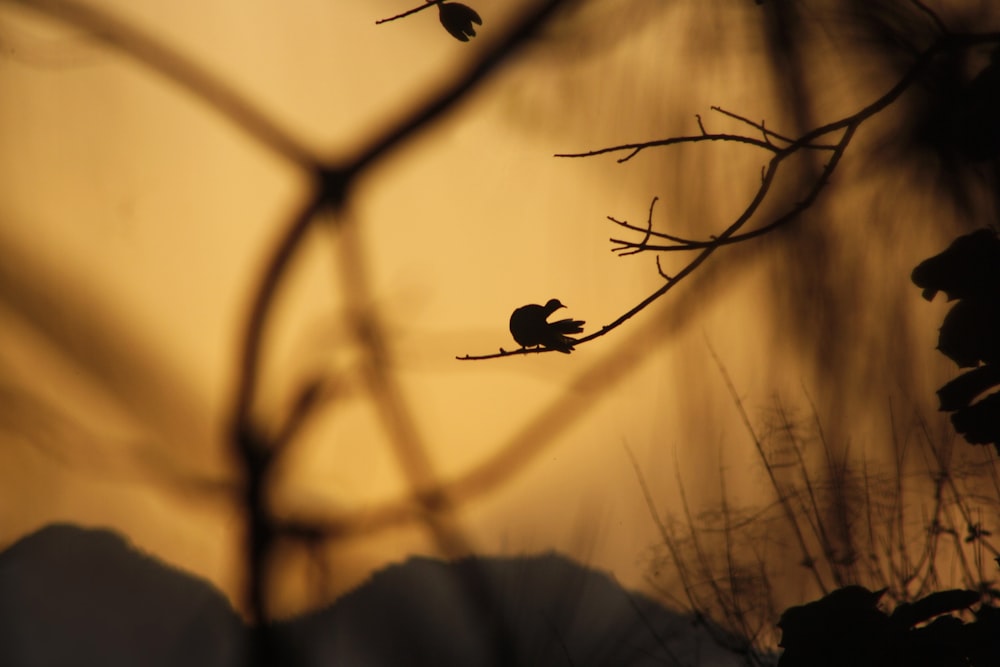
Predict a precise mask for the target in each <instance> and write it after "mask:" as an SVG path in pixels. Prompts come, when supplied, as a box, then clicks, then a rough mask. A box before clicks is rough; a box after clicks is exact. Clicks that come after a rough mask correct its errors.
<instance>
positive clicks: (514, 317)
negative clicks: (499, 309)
mask: <svg viewBox="0 0 1000 667" xmlns="http://www.w3.org/2000/svg"><path fill="white" fill-rule="evenodd" d="M565 307H566V306H564V305H562V303H560V302H559V299H549V301H548V302H547V303H546V304H545V305H544V306H540V305H538V304H536V303H532V304H528V305H527V306H521V307H520V308H518V309H517V310H515V311H514V312H513V313H512V314H511V316H510V333H511V335H512V336H513V337H514V340H516V341H517V342H518V344H519V345H521V346H522V347H539V346H541V347H544V348H546V349H549V350H558V351H559V352H563V353H565V354H569V353H570V352H572V351H573V345H575V344H576V339H575V338H570V337H569V335H568V334H578V333H583V325H584V324H585V322H583V321H581V320H574V319H568V318H567V319H565V320H557V321H555V322H549V321H548V318H549V316H550V315H551V314H552V313H554V312H555V311H556V310H558V309H559V308H565Z"/></svg>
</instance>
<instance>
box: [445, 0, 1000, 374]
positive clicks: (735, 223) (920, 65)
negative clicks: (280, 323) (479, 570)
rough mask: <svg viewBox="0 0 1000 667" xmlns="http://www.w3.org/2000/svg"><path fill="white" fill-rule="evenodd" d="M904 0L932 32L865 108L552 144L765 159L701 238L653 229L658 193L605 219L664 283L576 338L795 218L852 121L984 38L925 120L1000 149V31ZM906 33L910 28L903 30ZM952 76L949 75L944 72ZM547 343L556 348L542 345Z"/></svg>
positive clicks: (830, 168) (628, 154) (962, 148)
mask: <svg viewBox="0 0 1000 667" xmlns="http://www.w3.org/2000/svg"><path fill="white" fill-rule="evenodd" d="M909 4H910V5H911V6H912V7H913V8H916V10H917V11H918V12H919V13H921V14H922V15H924V16H925V17H926V21H925V22H929V23H930V24H931V25H932V27H933V28H934V30H935V37H934V39H933V40H932V41H931V42H930V43H928V44H925V45H923V46H921V47H919V48H914V49H913V50H912V51H909V52H908V62H909V66H908V68H907V69H906V70H905V73H904V74H903V75H902V76H901V77H900V78H899V80H898V82H897V83H896V84H895V85H894V86H892V87H891V88H889V89H888V90H887V91H886V92H885V93H884V94H883V95H881V96H880V97H878V98H877V99H875V100H873V101H872V102H870V103H869V104H868V105H866V106H864V107H862V108H861V109H859V110H858V111H857V112H855V113H853V114H850V115H848V116H844V117H842V118H839V119H836V120H832V121H829V122H825V123H822V124H819V125H817V126H815V127H813V128H812V129H810V130H808V131H805V132H803V133H801V134H798V135H793V134H789V133H780V132H777V131H775V130H773V129H771V128H769V127H767V125H766V123H765V122H764V121H761V122H757V121H754V120H751V119H749V118H747V117H745V116H743V115H740V114H738V113H733V112H732V111H727V110H725V109H723V108H722V107H720V106H713V107H711V110H712V111H714V112H716V113H718V114H720V115H722V116H724V117H726V118H727V119H729V120H730V121H735V122H736V123H737V124H739V125H742V126H744V127H746V128H750V131H746V132H742V133H741V132H732V131H709V130H708V129H707V128H706V125H705V123H704V122H703V120H702V117H701V116H700V115H695V118H696V120H697V125H698V132H697V133H695V134H690V135H684V136H672V137H667V138H665V139H657V140H650V141H643V142H636V143H628V144H620V145H617V146H610V147H606V148H599V149H594V150H590V151H584V152H576V153H558V154H556V157H561V158H588V157H596V156H600V155H607V154H623V156H622V157H620V158H618V160H617V162H618V163H619V164H621V163H625V162H628V161H629V160H631V159H632V158H634V157H635V156H636V155H638V154H639V153H642V152H644V151H647V150H650V149H653V148H664V147H669V146H677V145H681V144H697V143H706V142H713V143H714V142H718V143H726V144H742V145H745V146H753V147H755V148H757V149H759V150H761V151H763V152H764V153H765V154H769V155H770V157H769V159H768V160H767V161H766V162H765V163H764V164H763V166H762V167H761V171H760V175H759V180H760V183H759V185H758V187H757V189H756V191H755V192H754V193H753V195H752V196H751V197H750V201H749V202H748V203H747V204H746V206H745V208H744V209H743V210H742V211H741V212H740V213H739V214H738V215H737V216H736V217H735V219H732V220H731V221H729V222H727V223H726V226H724V227H723V228H722V229H721V230H720V231H718V232H715V233H713V232H709V233H706V234H705V235H704V236H703V237H701V238H688V237H686V236H681V235H678V234H674V233H672V232H663V231H659V230H657V229H656V228H655V225H654V223H653V208H654V206H655V204H656V201H657V199H658V197H653V198H652V200H651V204H650V207H649V215H648V217H647V220H646V222H645V224H634V223H630V222H628V221H625V220H621V219H618V218H615V217H612V216H607V218H608V220H609V221H611V222H612V223H613V224H615V225H617V226H618V227H620V228H622V229H624V230H627V231H630V232H633V233H635V234H638V238H635V239H622V238H613V239H612V243H613V244H614V247H613V248H612V250H613V251H614V252H617V253H618V254H620V255H634V254H638V253H644V252H651V253H654V254H655V255H656V267H657V272H658V274H659V276H660V278H662V280H663V284H662V285H661V286H660V287H659V288H657V289H656V290H655V291H654V292H653V293H651V294H650V295H648V296H647V297H646V298H644V299H642V300H641V301H640V302H639V303H637V304H636V305H634V306H632V307H631V308H629V309H628V310H626V311H625V312H624V313H623V314H621V315H620V316H618V317H617V318H616V319H614V320H613V321H612V322H610V323H608V324H606V325H604V326H602V327H600V328H599V329H598V330H596V331H594V332H593V333H590V334H588V335H586V336H583V337H581V338H580V339H578V340H577V343H576V344H577V345H583V344H585V343H588V342H590V341H592V340H595V339H597V338H600V337H602V336H605V335H607V334H608V333H610V332H612V331H614V330H615V329H617V328H618V327H620V326H622V325H623V324H625V322H627V321H628V320H630V319H631V318H633V317H634V316H636V315H637V314H638V313H640V312H641V311H643V310H645V309H646V308H647V307H649V306H650V305H651V304H652V303H653V302H655V301H657V300H658V299H659V298H660V297H662V296H664V295H665V294H666V293H667V292H669V291H670V290H672V289H673V288H674V287H675V286H676V285H677V284H678V283H680V282H681V281H682V280H684V279H685V278H687V277H688V276H690V275H691V274H692V273H693V272H694V271H695V270H696V269H697V268H698V267H700V266H701V265H702V264H703V263H704V262H705V261H706V260H707V259H708V258H709V257H710V256H711V255H713V254H714V253H715V252H716V251H717V250H720V249H722V248H723V247H726V246H729V245H733V244H741V243H746V242H749V241H753V240H755V239H758V238H760V237H762V236H765V235H767V234H770V233H772V232H774V231H776V230H778V229H780V228H782V227H786V226H788V225H790V224H792V223H794V222H796V221H798V220H799V219H800V218H801V217H802V215H803V214H804V213H805V212H806V211H807V210H809V209H810V208H811V207H812V206H813V204H814V203H815V202H816V201H817V200H818V198H819V197H820V195H821V194H822V193H823V192H824V191H825V189H826V187H827V185H828V184H829V182H830V180H831V178H832V176H833V174H834V172H835V171H836V170H837V168H838V166H839V164H840V162H841V159H842V158H843V157H844V155H845V154H846V152H847V150H848V148H849V146H850V144H851V142H852V141H853V139H854V138H855V135H856V133H857V132H858V130H859V129H860V128H861V127H862V126H863V125H865V124H866V123H868V121H870V120H871V119H872V118H874V117H876V116H878V115H879V114H880V113H882V112H883V111H885V110H886V109H887V108H889V107H890V106H892V105H894V104H895V103H896V102H897V101H898V100H899V99H900V98H901V97H902V96H903V95H904V93H906V92H908V91H909V90H911V89H912V88H914V87H918V86H919V85H921V84H923V83H925V79H926V78H927V73H928V72H929V71H932V70H934V69H935V68H936V67H939V66H940V63H941V62H942V61H945V62H948V63H951V62H953V61H955V60H956V59H957V57H958V56H959V55H961V54H964V53H965V52H967V51H968V50H970V49H973V48H975V47H980V46H983V45H992V46H993V47H994V51H993V56H992V60H991V63H990V65H988V66H987V67H986V68H984V69H983V71H982V72H980V74H979V75H978V76H977V77H976V78H975V79H974V80H973V81H972V82H970V83H968V84H958V85H956V86H954V88H956V90H949V91H948V92H949V94H947V95H945V94H943V93H942V94H939V95H937V96H936V97H935V100H934V103H935V106H934V109H935V110H936V111H935V112H933V113H931V114H929V116H928V117H926V118H924V119H923V120H922V122H923V123H925V124H929V126H930V127H932V129H933V131H934V132H935V133H943V135H942V136H943V138H942V141H943V142H944V143H945V144H946V145H948V146H950V147H951V149H953V150H955V151H957V152H958V153H960V154H961V155H962V156H964V158H965V159H969V160H971V159H976V160H979V159H986V158H991V157H994V156H995V155H996V154H997V151H998V150H1000V120H998V118H1000V93H997V83H998V81H1000V64H998V63H1000V33H976V32H974V31H967V32H956V31H953V30H951V29H949V28H948V26H947V25H945V23H944V21H942V20H941V19H940V17H938V16H937V14H935V13H934V12H933V11H931V10H930V8H928V7H927V6H926V5H925V4H924V3H922V2H920V1H919V0H909ZM905 37H906V38H907V39H908V38H909V36H905ZM950 80H951V79H949V81H950ZM807 155H819V156H822V157H823V159H824V164H823V166H822V168H821V169H818V170H816V172H815V174H813V175H811V176H810V177H809V178H807V179H806V181H805V183H804V184H802V185H800V186H797V190H796V191H795V192H794V194H793V195H792V196H791V197H786V198H784V199H783V200H782V201H779V202H773V201H772V200H773V199H775V198H777V196H772V191H776V189H775V188H774V185H775V183H776V182H777V178H778V175H779V173H784V171H785V170H783V169H782V167H784V166H785V165H787V164H791V163H793V162H794V160H789V158H793V157H796V156H807ZM765 203H767V204H773V209H774V210H776V211H777V212H776V213H771V212H768V213H766V214H763V213H762V211H764V210H766V208H765V206H764V205H765ZM660 253H690V254H693V255H694V256H693V258H692V259H690V260H688V261H687V263H686V264H684V265H683V266H682V268H681V269H680V270H678V271H676V272H672V273H671V274H668V273H666V272H665V271H664V270H663V268H662V266H661V264H660V260H659V254H660ZM536 351H538V350H534V349H532V350H526V349H518V350H503V349H501V350H500V351H499V352H497V353H492V354H478V355H470V354H465V355H461V356H458V357H456V358H458V359H462V360H482V359H495V358H499V357H507V356H511V355H518V354H526V353H528V352H536ZM542 351H552V350H542Z"/></svg>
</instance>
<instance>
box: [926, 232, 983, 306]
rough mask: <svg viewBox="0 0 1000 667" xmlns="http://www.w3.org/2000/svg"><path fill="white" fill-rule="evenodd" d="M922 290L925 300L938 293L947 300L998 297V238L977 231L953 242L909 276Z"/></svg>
mask: <svg viewBox="0 0 1000 667" xmlns="http://www.w3.org/2000/svg"><path fill="white" fill-rule="evenodd" d="M910 278H911V280H913V282H914V283H915V284H916V285H917V287H922V288H924V292H923V295H924V298H925V299H927V300H928V301H929V300H931V299H933V298H934V296H935V295H936V294H937V293H938V292H939V291H943V292H944V293H945V294H947V295H948V300H949V301H950V300H952V299H962V298H965V297H970V296H981V297H983V296H991V297H993V298H998V297H1000V238H997V235H996V232H994V231H993V230H992V229H980V230H977V231H975V232H972V233H971V234H966V235H965V236H960V237H958V238H957V239H955V240H954V241H953V242H952V244H951V245H950V246H948V248H947V249H946V250H945V251H944V252H942V253H939V254H937V255H935V256H933V257H931V258H930V259H926V260H924V261H923V262H921V263H920V264H919V265H918V266H917V268H915V269H913V273H912V274H911V276H910Z"/></svg>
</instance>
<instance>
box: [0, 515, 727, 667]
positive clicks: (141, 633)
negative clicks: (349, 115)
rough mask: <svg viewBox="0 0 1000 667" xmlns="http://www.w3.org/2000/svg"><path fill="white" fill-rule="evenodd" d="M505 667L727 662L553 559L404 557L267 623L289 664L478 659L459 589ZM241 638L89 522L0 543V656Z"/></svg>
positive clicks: (171, 574)
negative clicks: (502, 640) (491, 629)
mask: <svg viewBox="0 0 1000 667" xmlns="http://www.w3.org/2000/svg"><path fill="white" fill-rule="evenodd" d="M474 579H475V580H479V581H481V582H484V584H483V589H485V596H484V597H485V598H487V599H488V601H489V605H490V609H491V610H492V612H493V614H494V618H495V619H499V621H500V625H501V626H502V627H503V629H504V631H503V635H502V636H504V637H506V638H507V639H508V640H509V642H510V645H509V646H508V647H507V648H508V653H509V654H511V655H513V656H515V657H516V660H517V664H518V665H545V666H546V667H557V666H558V665H573V666H581V665H609V664H610V665H636V666H645V665H650V666H652V665H737V664H740V662H739V659H738V658H737V656H735V655H733V654H730V653H728V652H726V651H725V650H724V649H722V648H719V647H718V646H717V645H716V644H715V643H714V642H713V640H712V638H711V637H710V636H709V633H708V632H707V630H706V628H705V627H704V626H700V625H697V624H694V623H693V622H692V619H691V617H689V616H686V615H683V614H678V613H674V612H671V611H669V610H667V609H665V608H664V607H662V606H660V605H658V604H656V603H655V602H653V601H652V600H650V599H648V598H646V597H644V596H642V595H639V594H636V593H632V592H629V591H626V590H625V589H623V588H622V587H621V586H619V585H618V584H617V583H616V582H615V581H614V580H613V579H612V578H610V577H609V576H608V575H606V574H603V573H601V572H598V571H595V570H592V569H589V568H586V567H584V566H582V565H580V564H578V563H575V562H573V561H571V560H569V559H567V558H565V557H562V556H559V555H556V554H545V555H540V556H530V557H509V558H476V559H472V558H469V559H464V560H461V561H459V562H456V563H447V562H444V561H440V560H435V559H430V558H410V559H409V560H407V561H406V562H405V563H403V564H398V565H392V566H390V567H387V568H386V569H384V570H381V571H379V572H376V573H375V574H373V575H372V577H371V578H370V579H369V580H368V581H366V582H365V583H364V584H362V585H361V586H359V587H358V588H356V589H355V590H353V591H351V592H350V593H348V594H346V595H345V596H343V597H342V598H340V599H339V600H337V601H336V602H335V603H334V604H332V605H330V606H328V607H326V608H325V609H322V610H318V611H314V612H311V613H309V614H307V615H304V616H301V617H296V618H292V619H287V620H282V621H278V622H276V623H274V624H273V626H272V630H273V632H274V640H275V643H276V644H277V646H278V647H279V649H280V651H281V655H282V656H283V657H285V658H287V660H286V664H294V665H349V666H350V665H365V666H382V665H385V666H386V667H389V666H393V667H395V666H398V665H412V666H417V667H419V666H420V665H435V666H436V667H449V666H451V665H454V666H456V667H458V666H459V665H461V666H463V667H469V666H473V665H490V664H493V663H494V662H495V660H494V659H493V656H494V655H495V653H494V651H495V649H496V646H495V644H493V643H492V642H491V641H490V639H489V637H487V636H486V633H484V632H483V628H482V627H481V624H480V623H479V619H481V618H482V615H481V614H479V613H478V612H477V610H476V609H473V608H472V607H473V606H475V605H472V604H471V599H472V598H470V596H469V594H468V593H467V591H468V589H467V587H466V584H467V583H468V582H469V581H472V580H474ZM248 637H249V633H248V631H247V628H246V627H245V626H244V625H243V623H242V621H241V619H240V617H239V616H238V615H237V614H236V612H235V611H234V610H233V608H232V607H231V606H230V604H229V602H228V601H227V600H226V598H225V597H224V596H223V595H222V594H221V593H220V592H219V591H218V590H216V589H215V588H214V587H213V586H212V585H211V584H210V583H208V582H206V581H204V580H201V579H198V578H196V577H194V576H191V575H189V574H186V573H184V572H182V571H180V570H178V569H176V568H172V567H170V566H168V565H166V564H164V563H162V562H160V561H158V560H156V559H155V558H152V557H150V556H149V555H146V554H143V553H141V552H140V551H138V550H136V549H134V548H132V547H131V546H130V545H129V543H128V542H127V541H126V540H125V539H123V538H122V537H121V536H119V535H117V534H115V533H113V532H111V531H108V530H101V529H86V528H80V527H76V526H72V525H65V524H57V525H50V526H47V527H45V528H43V529H41V530H39V531H38V532H36V533H33V534H31V535H29V536H27V537H25V538H23V539H22V540H20V541H19V542H17V543H15V544H13V545H11V546H10V547H9V548H8V549H7V550H6V551H4V552H3V553H0V664H2V665H11V666H16V667H33V666H36V665H37V666H42V665H45V666H47V667H55V666H59V665H74V666H90V665H93V666H95V667H96V666H98V665H100V666H101V667H117V666H118V665H122V666H125V665H129V666H132V665H153V666H158V665H163V666H167V665H171V666H173V665H184V666H199V665H206V666H207V665H212V666H213V667H219V666H223V667H225V666H229V665H233V666H235V665H240V664H244V663H245V658H246V657H247V654H246V647H247V645H248Z"/></svg>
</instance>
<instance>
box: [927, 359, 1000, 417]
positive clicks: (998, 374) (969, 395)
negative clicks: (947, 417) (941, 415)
mask: <svg viewBox="0 0 1000 667" xmlns="http://www.w3.org/2000/svg"><path fill="white" fill-rule="evenodd" d="M998 384H1000V364H987V365H985V366H980V367H979V368H975V369H973V370H971V371H968V372H967V373H963V374H961V375H959V376H958V377H957V378H955V379H954V380H952V381H951V382H949V383H948V384H946V385H945V386H943V387H941V388H940V389H938V391H937V395H938V400H939V401H940V402H941V405H940V408H939V409H940V410H944V411H946V412H951V411H952V410H958V409H959V408H965V407H968V406H969V404H970V403H972V401H973V399H975V398H976V397H977V396H979V395H980V394H982V393H983V392H985V391H986V390H987V389H989V388H990V387H993V386H995V385H998Z"/></svg>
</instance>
